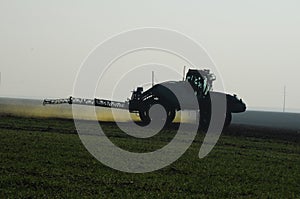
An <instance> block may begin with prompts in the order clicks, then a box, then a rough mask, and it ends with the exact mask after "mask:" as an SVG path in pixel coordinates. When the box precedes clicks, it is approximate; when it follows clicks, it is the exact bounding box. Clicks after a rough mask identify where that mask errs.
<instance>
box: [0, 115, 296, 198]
mask: <svg viewBox="0 0 300 199" xmlns="http://www.w3.org/2000/svg"><path fill="white" fill-rule="evenodd" d="M102 126H103V128H104V130H105V132H106V134H107V135H108V137H109V138H110V139H111V140H112V141H113V142H114V143H115V144H117V145H119V146H120V147H123V148H124V149H127V150H132V151H140V152H142V151H149V150H150V151H151V150H155V149H157V148H160V147H161V146H163V145H165V144H167V143H168V142H169V140H171V139H172V137H173V136H174V135H175V133H176V131H175V129H173V128H169V129H166V130H164V131H163V132H162V133H160V134H159V135H157V136H154V137H153V138H151V139H149V140H141V139H139V140H137V139H133V138H130V137H129V136H126V135H125V134H124V133H122V132H120V130H119V129H118V128H117V127H116V125H115V124H113V123H104V124H102ZM203 137H204V134H203V133H200V132H199V134H198V135H197V137H196V139H195V141H194V142H193V144H192V145H191V147H190V148H189V149H188V150H187V152H186V153H185V154H184V155H183V156H182V157H181V158H180V159H178V160H177V161H176V162H175V163H173V164H171V165H170V166H168V167H165V168H163V169H161V170H158V171H154V172H150V173H144V174H130V173H124V172H120V171H116V170H113V169H111V168H109V167H106V166H105V165H103V164H101V163H100V162H98V161H97V160H96V159H95V158H93V157H92V155H90V154H89V153H88V152H87V150H86V149H85V148H84V146H83V145H82V143H81V141H80V139H79V137H78V135H77V134H76V130H75V127H74V124H73V121H72V120H61V119H33V118H17V117H8V116H2V117H1V120H0V140H1V150H0V197H1V198H10V197H11V198H15V197H37V198H40V197H51V198H52V197H57V198H79V197H80V198H81V197H86V198H91V197H100V198H108V197H116V198H158V197H159V198H161V197H162V198H186V197H188V198H199V197H205V198H257V197H260V198H268V197H270V198H299V197H300V172H299V171H300V142H299V137H300V135H299V132H297V131H287V130H285V131H283V130H281V129H266V128H254V127H249V126H239V125H233V126H232V127H230V128H228V129H226V130H225V132H224V133H223V134H222V136H221V138H220V140H219V141H218V143H217V146H216V147H215V148H214V149H213V151H212V152H211V153H210V154H209V155H208V156H206V157H205V158H204V159H199V158H198V153H199V149H200V146H201V143H202V139H203Z"/></svg>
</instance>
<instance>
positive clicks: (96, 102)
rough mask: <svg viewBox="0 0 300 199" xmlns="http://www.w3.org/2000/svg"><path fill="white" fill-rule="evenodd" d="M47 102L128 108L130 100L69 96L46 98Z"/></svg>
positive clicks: (44, 103) (45, 102) (44, 102)
mask: <svg viewBox="0 0 300 199" xmlns="http://www.w3.org/2000/svg"><path fill="white" fill-rule="evenodd" d="M46 104H78V105H89V106H100V107H107V108H116V109H128V102H118V101H111V100H105V99H97V98H94V99H86V98H75V97H72V96H71V97H69V98H64V99H45V100H44V101H43V105H46Z"/></svg>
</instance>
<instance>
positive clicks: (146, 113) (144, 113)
mask: <svg viewBox="0 0 300 199" xmlns="http://www.w3.org/2000/svg"><path fill="white" fill-rule="evenodd" d="M154 105H160V106H162V107H163V109H164V111H166V113H165V114H163V113H161V112H157V113H155V112H154V114H153V115H152V118H151V116H150V109H151V108H153V106H154ZM139 116H140V119H141V121H142V124H143V125H148V124H149V123H150V122H151V121H153V120H163V121H165V126H166V125H169V124H170V123H172V121H173V120H174V118H175V116H176V111H175V110H173V109H168V108H166V106H165V105H163V104H161V103H159V102H152V103H148V104H145V105H144V106H143V108H142V109H141V110H140V111H139ZM164 116H166V117H164Z"/></svg>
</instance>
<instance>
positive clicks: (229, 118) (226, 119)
mask: <svg viewBox="0 0 300 199" xmlns="http://www.w3.org/2000/svg"><path fill="white" fill-rule="evenodd" d="M231 120H232V115H231V113H227V114H226V118H225V121H224V128H226V127H228V126H229V125H230V123H231Z"/></svg>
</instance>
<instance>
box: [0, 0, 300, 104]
mask: <svg viewBox="0 0 300 199" xmlns="http://www.w3.org/2000/svg"><path fill="white" fill-rule="evenodd" d="M299 8H300V1H298V0H294V1H293V0H286V1H282V0H280V1H275V0H252V1H241V0H228V1H199V0H197V1H174V0H170V1H141V0H136V1H113V0H109V1H74V0H72V1H71V0H70V1H54V0H53V1H38V0H36V1H33V0H27V1H21V0H20V1H13V0H7V1H4V0H0V24H1V26H0V44H1V45H0V56H1V58H0V72H1V86H0V96H9V97H26V98H44V97H65V96H68V95H70V94H71V93H72V90H73V82H74V79H75V77H76V73H77V71H78V69H79V67H80V65H81V63H82V62H83V60H84V59H85V57H86V56H87V55H88V53H89V52H90V51H91V50H92V49H93V48H94V47H95V46H96V45H97V44H99V43H100V42H102V41H104V40H105V39H107V38H109V37H111V36H112V35H114V34H117V33H119V32H122V31H126V30H130V29H133V28H139V27H149V26H151V27H161V28H168V29H173V30H177V31H179V32H181V33H183V34H186V35H188V36H189V37H191V38H193V39H194V40H196V41H197V42H199V43H200V44H201V45H202V46H203V47H204V48H205V49H206V50H207V51H208V53H209V55H210V56H211V58H212V59H213V60H214V62H215V63H216V66H217V68H218V69H219V72H220V74H221V76H222V79H223V82H224V86H225V90H226V91H227V92H229V93H237V94H238V96H240V97H242V98H243V99H244V100H245V101H246V103H247V104H248V106H249V107H261V108H273V109H281V107H282V101H283V87H284V85H286V87H287V95H286V96H287V100H286V105H287V108H288V109H290V110H296V109H299V110H300V104H299V99H300V93H299V80H298V79H299V75H300V56H299V53H300V12H299ZM180 64H181V63H180ZM178 65H179V64H178ZM149 75H150V74H149ZM147 78H148V77H147ZM166 78H167V77H166ZM157 79H158V80H157V81H164V80H165V77H164V76H163V75H162V74H160V76H159V75H158V76H157ZM149 80H150V76H149ZM131 86H132V85H130V89H132V87H131ZM126 93H128V94H127V95H126ZM99 95H100V94H99ZM124 95H125V96H124V100H125V99H126V98H127V97H129V96H130V91H129V90H128V92H127V91H126V92H124ZM98 97H105V94H104V96H98Z"/></svg>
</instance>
